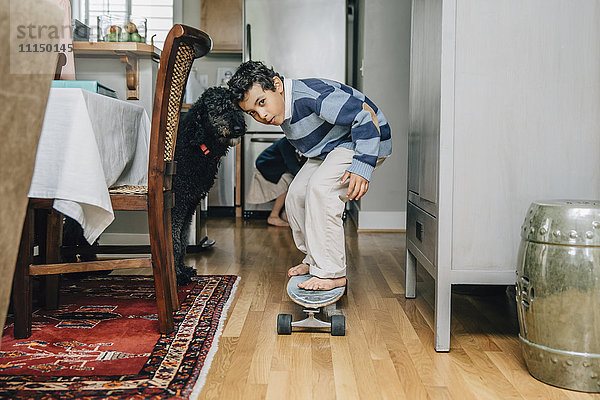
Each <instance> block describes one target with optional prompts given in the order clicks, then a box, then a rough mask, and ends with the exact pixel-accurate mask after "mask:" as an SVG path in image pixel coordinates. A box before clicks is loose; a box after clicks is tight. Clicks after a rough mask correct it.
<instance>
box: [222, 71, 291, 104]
mask: <svg viewBox="0 0 600 400" xmlns="http://www.w3.org/2000/svg"><path fill="white" fill-rule="evenodd" d="M276 76H277V77H279V79H281V80H282V81H283V76H281V75H279V73H277V72H275V71H274V70H273V68H268V67H267V66H266V65H265V64H263V63H262V62H260V61H246V62H245V63H242V64H241V65H240V66H239V68H238V69H237V71H235V74H234V75H233V76H232V77H231V79H229V82H227V84H228V85H229V89H230V90H231V99H232V100H233V102H234V104H238V103H239V102H241V101H243V100H244V97H246V93H247V92H248V90H250V88H251V87H252V86H254V84H255V83H258V84H259V85H260V86H261V87H262V89H263V90H275V85H274V84H273V78H274V77H276Z"/></svg>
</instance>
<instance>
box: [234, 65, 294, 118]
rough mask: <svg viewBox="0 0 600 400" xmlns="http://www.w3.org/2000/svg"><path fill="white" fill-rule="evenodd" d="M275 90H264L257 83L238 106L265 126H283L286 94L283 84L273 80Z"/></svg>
mask: <svg viewBox="0 0 600 400" xmlns="http://www.w3.org/2000/svg"><path fill="white" fill-rule="evenodd" d="M273 84H274V85H275V90H264V89H263V88H262V87H261V86H260V84H258V83H255V84H254V86H252V87H251V88H250V90H248V92H247V93H246V97H244V100H242V101H240V102H239V103H238V105H239V106H240V108H241V109H242V110H244V112H245V113H246V114H248V115H249V116H251V117H252V118H254V119H255V120H257V121H258V122H260V123H261V124H265V125H281V124H282V123H283V120H284V119H285V94H284V92H283V82H281V79H279V77H277V76H276V77H274V78H273Z"/></svg>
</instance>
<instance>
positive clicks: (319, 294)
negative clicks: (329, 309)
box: [287, 274, 346, 308]
mask: <svg viewBox="0 0 600 400" xmlns="http://www.w3.org/2000/svg"><path fill="white" fill-rule="evenodd" d="M312 277H313V275H310V274H306V275H295V276H292V277H291V278H290V280H289V281H288V284H287V293H288V296H290V299H292V301H293V302H294V303H296V304H299V305H301V306H303V307H308V308H320V307H325V306H328V305H330V304H333V303H335V302H336V301H338V300H339V299H340V297H342V296H343V295H344V291H345V290H346V287H345V286H342V287H337V288H333V289H331V290H305V289H301V288H299V287H298V284H299V283H301V282H304V281H306V280H308V279H310V278H312Z"/></svg>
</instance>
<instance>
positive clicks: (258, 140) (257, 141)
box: [250, 138, 281, 143]
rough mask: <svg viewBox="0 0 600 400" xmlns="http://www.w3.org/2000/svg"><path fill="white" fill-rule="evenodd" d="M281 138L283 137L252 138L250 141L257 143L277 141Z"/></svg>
mask: <svg viewBox="0 0 600 400" xmlns="http://www.w3.org/2000/svg"><path fill="white" fill-rule="evenodd" d="M279 139H281V138H252V139H250V141H251V142H255V143H275V142H276V141H278V140H279Z"/></svg>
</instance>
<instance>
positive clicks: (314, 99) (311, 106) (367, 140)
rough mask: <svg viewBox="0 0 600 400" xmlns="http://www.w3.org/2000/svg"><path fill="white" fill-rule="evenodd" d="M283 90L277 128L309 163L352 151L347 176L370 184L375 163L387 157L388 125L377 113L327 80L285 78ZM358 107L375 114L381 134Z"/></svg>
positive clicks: (353, 91) (389, 143) (389, 147)
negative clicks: (282, 112) (343, 150)
mask: <svg viewBox="0 0 600 400" xmlns="http://www.w3.org/2000/svg"><path fill="white" fill-rule="evenodd" d="M290 83H291V84H290ZM284 87H285V108H286V110H285V118H286V119H285V120H284V122H283V124H282V125H281V128H282V130H283V132H284V133H285V136H286V137H287V138H288V140H289V141H290V143H291V144H292V145H293V146H294V147H295V148H296V149H298V151H300V152H301V153H302V154H304V155H305V156H307V157H311V158H312V157H317V158H325V156H326V155H327V154H328V153H329V152H330V151H331V150H333V149H334V148H336V147H338V146H339V147H345V148H348V149H350V150H354V152H355V154H354V158H353V160H352V164H351V165H350V167H349V168H348V169H347V171H349V172H352V173H355V174H357V175H360V176H362V177H363V178H365V179H367V180H370V179H371V174H372V172H373V169H374V168H375V163H376V162H377V158H378V157H386V156H389V155H390V154H391V153H392V137H391V130H390V126H389V125H388V123H387V120H386V119H385V116H384V115H383V113H382V112H381V110H379V109H378V108H377V106H376V105H375V104H374V103H373V102H372V101H371V100H369V99H368V98H367V97H366V96H365V95H364V94H362V93H361V92H359V91H358V90H356V89H353V88H351V87H349V86H346V85H343V84H341V83H338V82H334V81H330V80H327V79H314V78H312V79H299V80H296V79H293V80H290V79H286V80H285V83H284ZM363 103H366V104H368V105H369V106H370V107H371V108H372V109H373V111H374V112H375V115H376V118H377V121H378V123H379V130H380V131H381V134H380V133H379V132H380V131H378V130H377V127H376V126H375V124H374V123H373V120H372V118H371V112H370V111H368V110H366V109H364V108H363Z"/></svg>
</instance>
